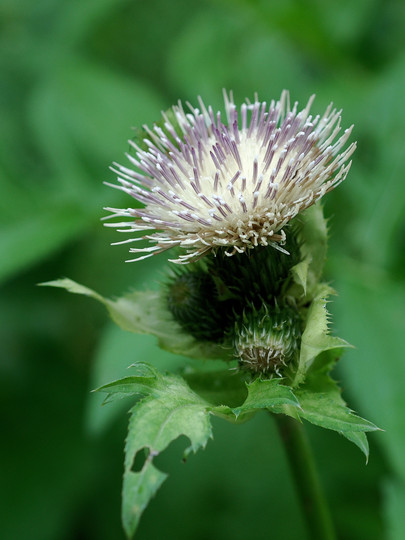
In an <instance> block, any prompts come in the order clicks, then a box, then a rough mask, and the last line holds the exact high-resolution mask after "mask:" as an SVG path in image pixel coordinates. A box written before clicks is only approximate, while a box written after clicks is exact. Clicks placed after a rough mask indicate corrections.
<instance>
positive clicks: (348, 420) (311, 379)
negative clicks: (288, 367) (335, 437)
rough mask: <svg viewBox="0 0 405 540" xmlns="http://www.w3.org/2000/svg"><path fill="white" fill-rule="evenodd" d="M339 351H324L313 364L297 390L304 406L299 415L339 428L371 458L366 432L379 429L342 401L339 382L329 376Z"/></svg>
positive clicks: (330, 427)
mask: <svg viewBox="0 0 405 540" xmlns="http://www.w3.org/2000/svg"><path fill="white" fill-rule="evenodd" d="M339 352H340V351H339V349H334V350H328V351H324V352H323V353H322V354H320V355H319V356H318V357H317V359H316V361H315V362H314V363H313V364H312V367H311V369H310V370H309V372H308V375H307V378H306V381H305V384H304V385H302V386H301V387H300V388H299V389H297V390H295V395H296V396H297V398H298V401H299V403H300V406H301V408H300V409H299V410H298V414H299V416H300V417H301V418H304V419H305V420H307V421H308V422H311V423H312V424H315V425H317V426H320V427H323V428H326V429H332V430H334V431H338V432H339V433H341V435H343V436H344V437H346V438H347V439H348V440H349V441H351V442H353V443H354V444H356V445H357V446H358V447H359V448H360V450H361V451H362V452H363V453H364V454H365V456H366V458H368V442H367V438H366V436H365V434H364V432H365V431H375V430H378V429H379V428H378V427H376V426H375V425H374V424H372V423H371V422H368V421H367V420H364V419H363V418H360V417H358V416H356V415H355V414H353V412H352V411H351V410H350V409H349V408H348V407H347V405H346V403H345V401H344V400H343V398H342V395H341V390H340V388H339V386H338V384H337V383H336V381H334V380H333V379H332V378H331V377H330V376H329V371H330V370H331V367H332V366H333V365H334V363H335V361H336V354H339Z"/></svg>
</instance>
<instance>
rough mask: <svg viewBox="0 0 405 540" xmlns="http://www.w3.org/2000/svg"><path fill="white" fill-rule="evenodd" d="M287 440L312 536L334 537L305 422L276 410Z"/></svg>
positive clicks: (316, 539) (325, 539) (332, 539)
mask: <svg viewBox="0 0 405 540" xmlns="http://www.w3.org/2000/svg"><path fill="white" fill-rule="evenodd" d="M272 416H273V418H275V420H276V423H277V427H278V430H279V433H280V436H281V439H282V441H283V443H284V448H285V451H286V454H287V457H288V461H289V464H290V468H291V472H292V475H293V478H294V482H295V487H296V490H297V493H298V497H299V499H300V502H301V506H302V511H303V513H304V517H305V521H306V523H307V527H308V532H309V538H311V540H335V539H336V535H335V531H334V528H333V524H332V519H331V517H330V512H329V508H328V505H327V502H326V499H325V496H324V494H323V491H322V487H321V484H320V481H319V477H318V474H317V470H316V467H315V462H314V458H313V455H312V451H311V448H310V445H309V441H308V438H307V436H306V433H305V431H304V427H303V425H302V424H301V423H300V422H298V421H297V420H295V419H293V418H291V417H289V416H286V415H284V414H273V415H272Z"/></svg>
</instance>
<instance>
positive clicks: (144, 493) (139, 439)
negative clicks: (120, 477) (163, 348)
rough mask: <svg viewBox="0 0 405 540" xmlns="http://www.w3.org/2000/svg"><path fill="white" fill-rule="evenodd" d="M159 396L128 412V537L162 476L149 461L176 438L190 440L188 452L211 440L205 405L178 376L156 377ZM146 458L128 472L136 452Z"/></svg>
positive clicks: (125, 491) (125, 518) (125, 503)
mask: <svg viewBox="0 0 405 540" xmlns="http://www.w3.org/2000/svg"><path fill="white" fill-rule="evenodd" d="M160 382H161V385H162V386H161V392H160V395H159V397H155V396H147V397H146V398H144V399H143V400H142V401H140V402H138V403H137V404H136V405H135V406H134V407H133V408H132V409H131V417H130V421H129V428H128V436H127V439H126V444H125V472H124V487H123V515H122V518H123V524H124V529H125V531H126V534H127V536H128V538H132V536H133V535H134V533H135V530H136V527H137V525H138V523H139V519H140V517H141V515H142V512H143V510H144V509H145V507H146V505H147V504H148V502H149V500H150V498H151V497H152V496H153V495H154V494H155V493H156V491H157V489H158V488H159V487H160V485H161V484H162V482H163V481H164V480H165V478H166V475H164V474H162V473H161V472H160V471H158V470H157V469H155V467H154V466H153V459H154V458H155V457H156V456H157V455H158V454H159V453H160V452H162V451H163V450H164V449H165V448H167V446H168V445H169V444H170V443H171V442H172V441H173V440H175V439H177V438H178V437H179V436H180V435H185V436H186V437H188V438H189V440H190V446H189V447H188V448H187V449H186V452H185V455H187V454H188V453H189V452H191V451H193V452H196V451H197V450H198V449H199V448H204V447H205V445H206V443H207V441H208V439H209V438H210V437H212V431H211V424H210V419H209V411H208V409H209V406H208V404H207V403H206V402H205V401H204V400H202V399H201V398H200V397H199V396H198V395H197V394H195V393H194V392H193V391H192V390H191V389H190V388H189V387H188V385H187V384H186V383H185V381H184V380H182V379H181V378H180V377H177V376H174V375H166V376H163V375H160ZM142 449H145V450H146V451H147V457H146V460H145V463H144V465H143V467H142V469H141V471H139V472H134V471H132V468H133V465H134V461H135V457H136V455H137V453H138V452H139V451H140V450H142Z"/></svg>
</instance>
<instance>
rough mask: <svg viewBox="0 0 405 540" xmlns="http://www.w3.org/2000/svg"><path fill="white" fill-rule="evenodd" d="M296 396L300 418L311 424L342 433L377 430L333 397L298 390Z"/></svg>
mask: <svg viewBox="0 0 405 540" xmlns="http://www.w3.org/2000/svg"><path fill="white" fill-rule="evenodd" d="M296 396H297V398H298V400H299V402H300V405H301V408H302V410H301V411H300V413H299V414H300V416H301V417H302V418H305V420H308V422H311V423H312V424H315V425H317V426H321V427H324V428H327V429H332V430H334V431H339V432H343V433H344V432H347V431H349V432H357V431H376V430H378V428H377V426H375V425H374V424H372V423H371V422H369V421H367V420H364V419H363V418H360V417H359V416H356V415H355V414H353V413H352V412H351V411H350V409H348V408H347V407H346V406H345V405H343V402H342V403H338V402H337V400H336V399H335V396H333V395H328V394H324V393H315V392H310V391H306V390H298V391H297V392H296Z"/></svg>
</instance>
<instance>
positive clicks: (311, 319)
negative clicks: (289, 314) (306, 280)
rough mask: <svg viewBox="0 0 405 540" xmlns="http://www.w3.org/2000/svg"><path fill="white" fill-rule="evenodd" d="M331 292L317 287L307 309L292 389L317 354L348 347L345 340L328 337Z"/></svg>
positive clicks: (322, 286)
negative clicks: (328, 304) (328, 307)
mask: <svg viewBox="0 0 405 540" xmlns="http://www.w3.org/2000/svg"><path fill="white" fill-rule="evenodd" d="M333 292H334V291H333V289H332V288H331V287H329V285H326V284H325V283H321V284H319V285H318V286H317V290H316V296H315V298H314V299H313V301H312V302H311V305H310V307H309V309H308V313H307V317H306V321H305V328H304V331H303V334H302V338H301V348H300V356H299V362H298V368H297V371H296V374H295V377H294V380H293V383H292V386H293V387H294V388H295V387H297V386H299V385H300V384H301V383H302V382H303V381H304V379H305V374H306V373H307V371H308V370H309V369H310V367H311V365H312V363H313V362H314V360H315V358H316V357H317V356H318V355H319V354H321V353H322V352H324V351H327V350H331V349H341V348H343V347H350V345H349V343H347V342H346V341H345V340H343V339H341V338H338V337H335V336H331V335H329V329H328V311H327V309H326V303H327V297H328V296H329V295H331V294H332V293H333Z"/></svg>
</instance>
